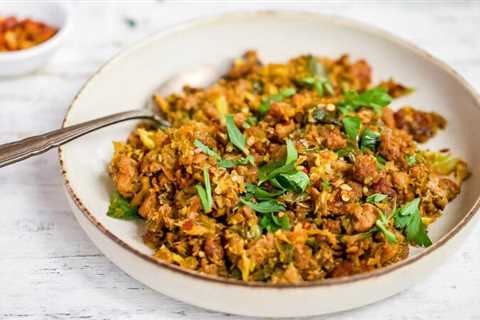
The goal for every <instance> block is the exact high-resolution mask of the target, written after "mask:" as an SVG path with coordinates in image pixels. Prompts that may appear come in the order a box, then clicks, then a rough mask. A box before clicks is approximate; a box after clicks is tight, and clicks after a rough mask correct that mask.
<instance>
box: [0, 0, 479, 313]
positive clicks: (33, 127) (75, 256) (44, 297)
mask: <svg viewBox="0 0 480 320" xmlns="http://www.w3.org/2000/svg"><path fill="white" fill-rule="evenodd" d="M1 3H2V2H1V1H0V12H1ZM72 7H73V12H74V25H73V30H72V34H71V37H69V39H68V40H67V41H66V43H65V45H64V46H63V47H62V48H61V50H60V51H59V52H58V54H57V55H56V57H55V58H54V59H53V60H52V61H51V62H50V63H49V64H48V65H46V66H45V67H44V68H43V69H42V70H39V71H38V72H36V73H34V74H31V75H28V76H24V77H20V78H10V79H0V143H3V142H7V141H10V140H12V139H18V138H22V137H26V136H28V135H31V134H35V133H40V132H42V131H45V130H49V129H54V128H57V127H58V126H59V125H60V123H61V121H62V118H63V115H64V113H65V110H66V108H67V106H68V105H69V103H70V101H71V100H72V98H73V97H74V95H75V94H76V92H77V91H78V90H79V88H80V87H81V86H82V84H83V83H84V82H85V81H86V80H87V79H88V77H89V76H90V75H91V74H92V73H93V72H94V71H95V70H96V69H97V68H98V67H99V66H100V65H102V64H103V63H104V62H105V61H106V60H107V59H108V58H109V57H111V56H112V55H113V54H115V53H116V52H118V51H119V50H121V49H122V48H124V47H125V46H127V45H129V44H131V43H133V42H135V41H137V40H139V39H141V38H143V37H144V36H146V35H148V34H151V33H153V32H155V31H158V30H161V29H162V28H164V27H166V26H169V25H172V24H175V23H178V22H181V21H185V20H188V19H190V18H192V17H197V16H202V15H207V14H215V13H220V12H223V11H238V10H254V9H256V8H259V9H260V8H282V9H289V8H291V9H297V10H313V11H319V12H323V13H327V14H335V15H343V16H347V17H352V18H355V19H357V20H360V21H365V22H368V23H370V24H373V25H376V26H378V27H381V28H384V29H386V30H389V31H391V32H393V33H395V34H396V35H399V36H400V37H402V38H405V39H408V40H410V41H412V42H414V43H415V44H417V45H418V46H420V47H422V48H424V49H427V50H428V51H430V52H431V53H432V54H434V55H436V56H438V57H440V58H441V59H442V60H444V61H446V62H447V63H449V64H450V65H451V66H452V67H454V68H455V69H456V70H457V71H459V72H460V73H461V74H462V75H463V76H464V77H465V78H466V79H467V80H468V81H470V83H471V84H472V85H473V86H474V87H475V88H476V89H477V90H478V89H480V36H479V32H480V2H477V1H456V2H453V1H452V2H443V1H442V2H439V1H436V2H433V1H432V2H428V1H423V2H413V1H383V2H365V1H363V2H353V1H348V2H346V1H340V2H334V1H323V2H320V1H317V2H315V1H310V2H295V3H294V2H288V3H287V2H281V3H278V2H276V3H274V2H263V3H258V2H254V1H244V2H241V3H240V2H232V1H231V2H228V3H220V2H213V1H210V2H204V3H199V2H189V3H187V2H171V1H149V2H129V3H127V2H122V3H121V4H118V3H113V2H108V3H107V2H104V3H98V2H93V1H90V2H83V3H73V4H72ZM129 19H132V20H133V21H135V26H133V27H132V26H131V25H130V26H129V23H128V20H129ZM0 194H1V195H2V197H1V199H2V210H1V213H0V318H1V319H202V320H203V319H207V320H209V319H223V318H228V319H241V317H237V316H233V315H225V314H220V313H215V312H210V311H206V310H203V309H200V308H196V307H193V306H190V305H186V304H184V303H181V302H178V301H176V300H173V299H171V298H168V297H166V296H163V295H161V294H158V293H156V292H154V291H152V290H151V289H149V288H146V287H145V286H143V285H142V284H140V283H138V282H137V281H135V280H133V279H131V278H130V277H129V276H127V275H126V274H125V273H123V272H122V271H121V270H120V269H118V268H117V267H116V266H115V265H113V264H112V263H111V262H110V261H109V260H107V259H106V258H105V257H104V256H103V255H102V254H101V253H100V252H99V251H98V250H97V249H96V248H95V247H94V245H93V244H92V243H91V242H90V240H89V239H88V238H87V237H86V235H85V234H84V233H83V231H82V230H81V228H80V227H79V225H78V224H77V222H76V221H75V219H74V217H73V215H72V213H71V212H70V209H69V207H68V204H67V201H66V198H65V196H64V193H63V189H62V180H61V177H60V174H59V170H58V163H57V154H56V152H50V153H48V154H45V155H43V156H40V157H37V158H35V159H31V160H28V161H26V162H23V163H20V164H17V165H15V166H11V167H8V168H4V169H1V173H0ZM479 234H480V225H477V226H476V230H475V232H474V234H473V235H472V236H471V237H470V238H469V239H468V241H466V242H465V244H464V245H463V247H462V248H461V250H460V251H459V252H458V253H456V254H455V255H454V256H453V257H452V258H451V259H450V261H449V262H447V263H446V264H445V265H443V266H441V267H440V268H438V269H436V270H434V271H433V272H432V275H431V276H430V277H429V278H428V279H427V280H425V281H423V282H421V283H419V284H418V285H416V286H415V287H413V288H411V289H410V290H407V291H405V292H403V293H401V294H398V295H396V296H395V297H393V298H391V299H388V300H385V301H382V302H380V303H376V304H374V305H371V306H367V307H363V308H360V309H357V310H354V311H349V312H344V313H339V314H335V315H329V316H324V317H319V318H318V319H337V320H340V319H342V320H346V319H369V320H376V319H378V320H380V319H418V320H423V319H425V320H427V319H428V320H432V319H480V241H479ZM239 303H241V301H239ZM272 307H273V306H272Z"/></svg>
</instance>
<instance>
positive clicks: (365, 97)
mask: <svg viewBox="0 0 480 320" xmlns="http://www.w3.org/2000/svg"><path fill="white" fill-rule="evenodd" d="M390 102H392V97H390V96H389V95H388V93H387V91H386V90H385V89H384V88H381V87H376V88H372V89H368V90H365V91H364V92H362V93H360V94H359V93H358V92H356V91H347V92H345V93H344V96H343V100H342V101H341V102H340V104H339V109H340V111H341V112H342V113H343V114H348V113H351V112H355V111H357V110H358V109H359V108H360V107H368V108H372V109H373V110H374V111H375V112H376V113H377V114H382V112H383V108H384V107H385V106H387V105H388V104H390Z"/></svg>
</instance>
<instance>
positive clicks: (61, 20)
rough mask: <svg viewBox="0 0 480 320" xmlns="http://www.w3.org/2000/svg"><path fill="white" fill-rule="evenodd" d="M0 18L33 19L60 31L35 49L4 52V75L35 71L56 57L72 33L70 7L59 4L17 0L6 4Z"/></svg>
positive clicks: (0, 69) (0, 72)
mask: <svg viewBox="0 0 480 320" xmlns="http://www.w3.org/2000/svg"><path fill="white" fill-rule="evenodd" d="M0 16H3V17H8V16H15V17H17V18H20V19H23V18H31V19H34V20H38V21H41V22H44V23H46V24H48V25H51V26H53V27H56V28H58V32H57V33H56V34H55V35H54V36H53V37H52V38H51V39H49V40H47V41H45V42H44V43H41V44H39V45H37V46H35V47H32V48H29V49H25V50H18V51H11V52H0V76H17V75H23V74H26V73H29V72H32V71H34V70H36V69H38V68H40V67H42V66H44V65H45V63H46V62H47V61H48V60H49V59H50V58H51V57H52V56H53V54H54V53H55V51H56V50H57V49H58V47H59V46H60V44H61V43H62V41H63V40H64V38H65V35H66V34H67V33H68V30H69V27H70V13H69V8H68V6H67V5H65V4H62V3H57V2H45V3H38V4H35V3H32V2H27V1H15V2H10V3H5V4H2V7H1V8H0Z"/></svg>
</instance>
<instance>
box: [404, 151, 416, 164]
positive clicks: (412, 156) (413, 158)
mask: <svg viewBox="0 0 480 320" xmlns="http://www.w3.org/2000/svg"><path fill="white" fill-rule="evenodd" d="M405 160H407V164H408V166H409V167H411V166H413V165H414V164H415V163H417V157H416V155H415V154H409V155H407V156H406V157H405Z"/></svg>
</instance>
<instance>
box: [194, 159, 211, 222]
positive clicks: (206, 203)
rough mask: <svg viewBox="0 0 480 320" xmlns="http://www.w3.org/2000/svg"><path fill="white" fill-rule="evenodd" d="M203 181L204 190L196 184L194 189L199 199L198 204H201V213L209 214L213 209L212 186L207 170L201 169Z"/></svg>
mask: <svg viewBox="0 0 480 320" xmlns="http://www.w3.org/2000/svg"><path fill="white" fill-rule="evenodd" d="M203 180H204V183H205V188H204V187H203V186H202V185H201V184H197V185H196V186H195V189H197V193H198V196H199V197H200V202H201V203H202V207H203V211H205V213H209V212H210V211H212V207H213V198H212V186H211V185H210V176H209V174H208V168H207V167H205V168H203Z"/></svg>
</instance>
